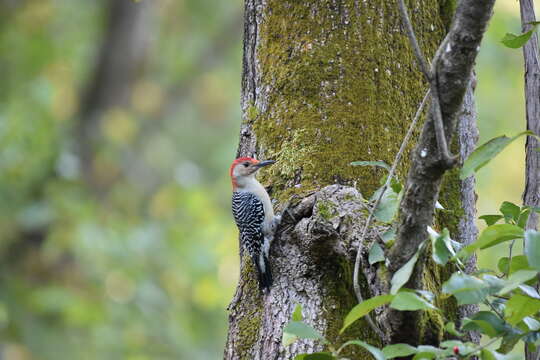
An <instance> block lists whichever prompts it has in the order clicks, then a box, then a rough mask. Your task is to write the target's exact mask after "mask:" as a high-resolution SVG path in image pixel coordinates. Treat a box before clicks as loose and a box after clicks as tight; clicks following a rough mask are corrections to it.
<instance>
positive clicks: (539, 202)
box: [519, 0, 540, 360]
mask: <svg viewBox="0 0 540 360" xmlns="http://www.w3.org/2000/svg"><path fill="white" fill-rule="evenodd" d="M519 4H520V12H521V24H522V30H523V31H529V30H530V29H531V27H532V26H531V25H529V23H530V22H533V21H536V16H535V14H534V3H533V1H532V0H520V2H519ZM523 58H524V63H525V103H526V113H527V130H530V131H532V132H534V133H535V134H536V135H540V63H539V62H538V34H537V33H536V31H534V32H533V35H532V37H531V39H530V40H529V41H528V42H527V43H526V44H525V45H524V46H523ZM539 146H540V142H539V141H538V140H537V139H536V138H535V137H532V136H527V142H526V144H525V190H524V191H523V205H528V206H536V207H538V206H540V153H539V152H538V151H536V149H537V148H538V147H539ZM526 228H527V229H535V230H536V229H537V228H538V214H537V213H536V212H535V211H533V212H532V213H531V215H530V216H529V220H528V221H527V226H526ZM525 356H526V358H527V360H537V359H538V358H539V357H540V349H537V350H536V351H530V350H529V349H528V348H527V347H525Z"/></svg>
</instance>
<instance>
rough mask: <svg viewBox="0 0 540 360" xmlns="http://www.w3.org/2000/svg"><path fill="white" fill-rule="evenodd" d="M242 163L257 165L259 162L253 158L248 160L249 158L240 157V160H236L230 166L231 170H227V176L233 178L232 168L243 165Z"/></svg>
mask: <svg viewBox="0 0 540 360" xmlns="http://www.w3.org/2000/svg"><path fill="white" fill-rule="evenodd" d="M244 161H249V162H250V163H254V164H256V163H258V162H259V160H256V159H254V158H250V157H241V158H238V159H236V160H234V161H233V162H232V164H231V168H230V169H229V175H230V176H231V177H232V176H233V170H234V167H235V166H236V165H238V164H240V163H243V162H244Z"/></svg>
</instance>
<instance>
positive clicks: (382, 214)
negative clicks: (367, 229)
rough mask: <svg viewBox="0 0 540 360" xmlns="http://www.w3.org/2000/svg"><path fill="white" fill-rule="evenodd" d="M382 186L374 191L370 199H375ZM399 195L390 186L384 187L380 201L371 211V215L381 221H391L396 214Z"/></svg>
mask: <svg viewBox="0 0 540 360" xmlns="http://www.w3.org/2000/svg"><path fill="white" fill-rule="evenodd" d="M383 188H384V186H382V187H380V188H379V189H377V191H375V193H374V194H373V196H372V197H371V201H376V200H377V199H378V198H379V195H380V194H381V191H382V189H383ZM399 200H400V195H399V194H398V193H396V192H395V191H394V190H393V189H392V188H391V187H388V188H386V191H385V192H384V194H383V196H382V198H381V201H380V202H379V204H378V205H377V208H376V209H375V211H374V212H373V216H375V218H376V219H377V220H379V221H381V222H384V223H391V222H392V220H393V219H394V217H395V216H396V214H397V209H398V206H399Z"/></svg>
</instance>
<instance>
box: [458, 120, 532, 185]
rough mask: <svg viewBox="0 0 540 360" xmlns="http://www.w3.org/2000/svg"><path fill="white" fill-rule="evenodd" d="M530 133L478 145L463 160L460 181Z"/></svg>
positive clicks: (526, 132) (494, 139)
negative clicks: (513, 142)
mask: <svg viewBox="0 0 540 360" xmlns="http://www.w3.org/2000/svg"><path fill="white" fill-rule="evenodd" d="M531 134H533V133H532V132H531V131H524V132H522V133H519V134H517V135H516V136H514V137H512V138H509V137H507V136H505V135H503V136H499V137H496V138H493V139H491V140H489V141H488V142H486V143H484V144H482V145H480V146H479V147H478V148H477V149H476V150H474V151H473V152H472V154H471V155H469V157H468V158H467V160H465V163H464V164H463V168H462V169H461V172H460V175H459V177H460V179H461V180H463V179H465V178H468V177H469V176H471V175H472V174H473V173H474V172H476V171H478V170H480V169H481V168H482V167H483V166H485V165H486V164H487V163H488V162H490V161H491V159H493V158H494V157H495V156H497V154H498V153H500V152H501V151H502V150H503V149H504V148H505V147H506V146H507V145H508V144H510V143H511V142H512V141H514V140H515V139H517V138H518V137H520V136H523V135H531Z"/></svg>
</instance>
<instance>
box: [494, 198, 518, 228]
mask: <svg viewBox="0 0 540 360" xmlns="http://www.w3.org/2000/svg"><path fill="white" fill-rule="evenodd" d="M499 211H500V212H501V214H503V215H504V220H505V221H506V222H508V221H509V220H514V221H515V222H516V223H517V221H518V219H519V214H520V213H521V208H520V207H519V206H517V205H516V204H514V203H511V202H510V201H505V202H503V203H502V205H501V207H500V208H499Z"/></svg>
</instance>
